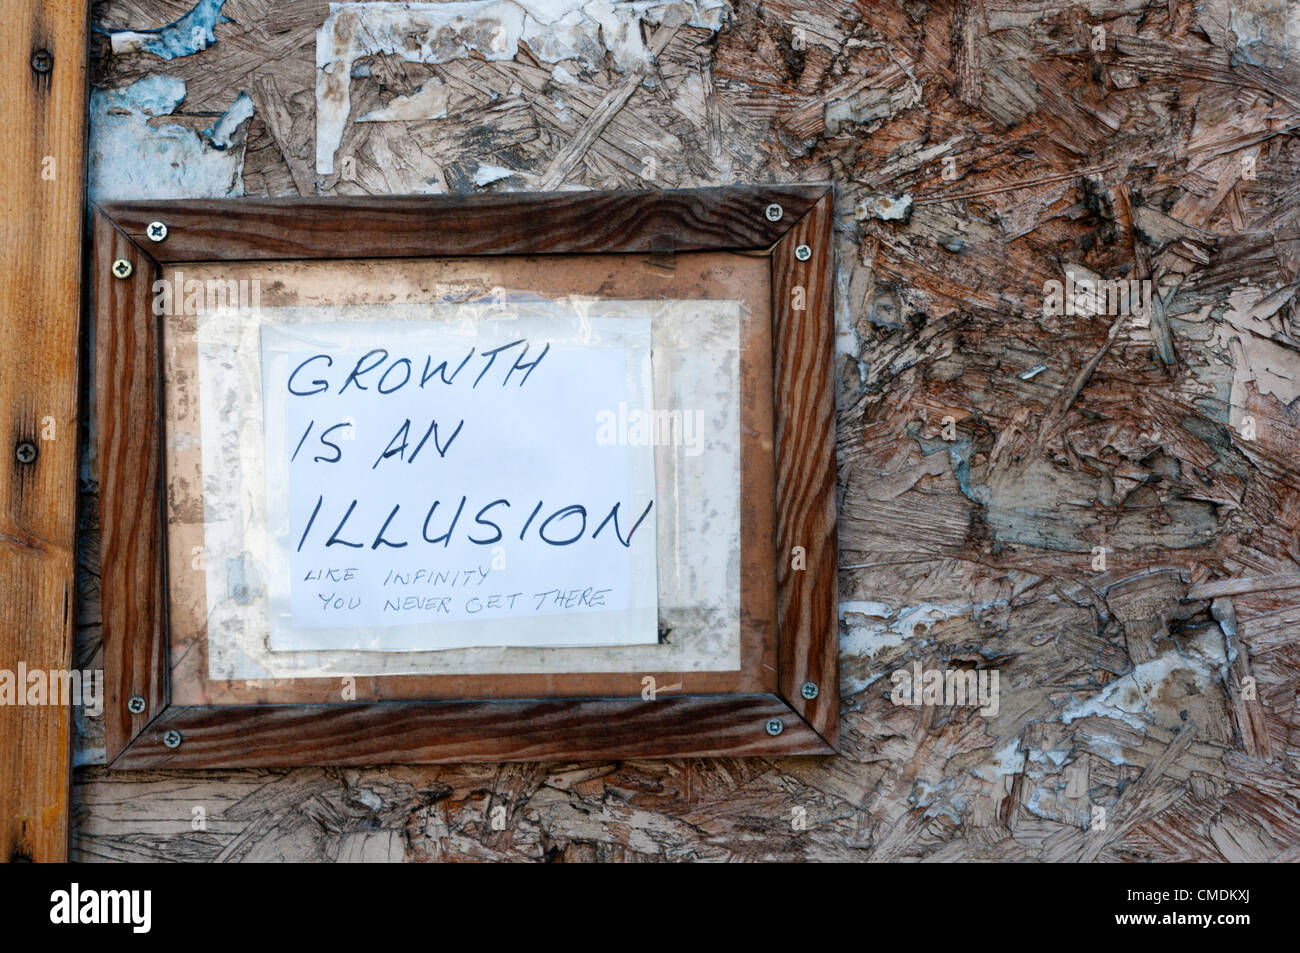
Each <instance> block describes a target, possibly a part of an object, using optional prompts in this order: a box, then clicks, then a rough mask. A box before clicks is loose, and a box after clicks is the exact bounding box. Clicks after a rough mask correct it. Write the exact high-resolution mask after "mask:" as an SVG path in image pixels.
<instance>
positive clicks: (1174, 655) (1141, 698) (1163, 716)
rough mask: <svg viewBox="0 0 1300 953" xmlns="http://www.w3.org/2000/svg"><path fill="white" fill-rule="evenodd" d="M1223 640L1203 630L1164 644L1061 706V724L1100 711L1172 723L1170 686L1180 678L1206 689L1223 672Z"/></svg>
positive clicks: (1140, 722) (1134, 724)
mask: <svg viewBox="0 0 1300 953" xmlns="http://www.w3.org/2000/svg"><path fill="white" fill-rule="evenodd" d="M1230 664H1231V663H1230V662H1229V661H1228V658H1227V650H1226V646H1225V645H1224V644H1223V642H1222V641H1221V640H1215V639H1211V638H1208V637H1205V636H1201V637H1198V638H1196V639H1193V640H1192V641H1190V642H1189V643H1188V644H1187V646H1186V647H1185V648H1175V649H1169V650H1166V651H1165V652H1162V653H1161V654H1160V655H1158V656H1156V657H1155V658H1153V659H1151V660H1150V661H1148V662H1143V663H1142V664H1140V665H1137V666H1134V668H1133V671H1131V672H1130V673H1129V674H1127V675H1125V676H1124V677H1122V678H1118V679H1116V680H1115V681H1113V682H1110V683H1109V684H1108V685H1106V686H1105V687H1104V688H1103V689H1101V691H1099V692H1097V693H1096V694H1094V695H1092V696H1091V697H1090V698H1086V699H1082V700H1080V701H1077V702H1075V703H1073V704H1071V705H1069V706H1067V707H1066V708H1065V710H1064V711H1062V712H1061V715H1060V721H1061V724H1064V725H1068V724H1070V723H1071V722H1073V721H1075V720H1076V719H1079V718H1088V717H1101V718H1113V719H1115V720H1116V721H1121V722H1123V723H1124V724H1126V725H1128V726H1129V727H1131V728H1135V729H1137V730H1138V731H1146V730H1147V728H1148V727H1149V726H1150V725H1152V724H1158V725H1164V726H1165V727H1167V728H1175V727H1177V724H1176V722H1177V719H1178V714H1177V712H1176V711H1172V710H1171V709H1175V708H1177V707H1178V706H1177V705H1176V704H1171V703H1170V698H1169V697H1168V696H1169V695H1170V693H1171V692H1174V691H1180V690H1181V689H1180V688H1179V687H1178V684H1177V683H1178V682H1179V680H1185V681H1186V683H1187V685H1188V686H1190V688H1191V689H1192V690H1193V691H1196V692H1200V693H1207V692H1209V691H1211V689H1212V688H1213V687H1214V686H1215V685H1216V684H1221V683H1222V682H1223V679H1224V678H1225V677H1226V676H1227V671H1228V666H1229V665H1230Z"/></svg>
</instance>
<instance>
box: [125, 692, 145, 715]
mask: <svg viewBox="0 0 1300 953" xmlns="http://www.w3.org/2000/svg"><path fill="white" fill-rule="evenodd" d="M126 710H127V711H129V712H130V713H131V714H133V715H138V714H140V713H141V712H143V711H144V696H143V695H132V696H131V697H130V698H129V699H128V700H127V703H126Z"/></svg>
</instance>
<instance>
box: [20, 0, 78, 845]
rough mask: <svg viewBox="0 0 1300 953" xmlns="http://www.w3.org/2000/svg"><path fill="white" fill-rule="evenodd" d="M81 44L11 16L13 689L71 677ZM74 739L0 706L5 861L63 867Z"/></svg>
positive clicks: (48, 710)
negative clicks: (22, 679)
mask: <svg viewBox="0 0 1300 953" xmlns="http://www.w3.org/2000/svg"><path fill="white" fill-rule="evenodd" d="M86 37H87V10H86V4H85V3H84V2H79V0H5V10H4V41H3V42H2V43H0V84H3V89H4V94H3V96H0V144H2V145H0V181H3V182H4V183H5V184H6V186H7V188H8V190H9V191H8V194H7V196H6V201H5V202H4V212H3V214H4V219H5V244H4V251H3V256H4V258H3V266H0V412H3V414H4V418H5V419H4V428H3V439H0V669H8V670H9V671H11V672H15V673H16V672H17V670H18V667H19V665H20V664H21V665H24V666H25V667H26V669H27V670H28V671H31V670H44V671H49V670H66V669H68V668H70V667H71V664H72V621H73V597H74V593H75V585H74V572H75V546H74V541H75V528H76V519H75V516H76V501H77V470H76V468H77V442H78V430H77V421H78V415H77V398H78V384H77V382H78V367H79V365H78V333H79V315H80V272H81V225H82V211H83V200H82V196H83V189H84V184H85V183H84V163H85V124H86ZM20 446H21V447H22V450H21V452H20V450H19V447H20ZM33 449H34V451H35V452H34V455H33V453H32V451H33ZM20 457H21V458H22V459H20ZM16 688H17V690H18V691H22V690H23V688H24V686H16ZM71 731H72V719H71V711H70V710H69V709H68V708H67V707H64V706H60V705H57V704H47V705H41V706H27V705H3V706H0V860H23V859H30V860H37V861H58V860H64V859H66V857H67V840H68V791H69V780H70V741H71Z"/></svg>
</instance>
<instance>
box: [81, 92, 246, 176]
mask: <svg viewBox="0 0 1300 953" xmlns="http://www.w3.org/2000/svg"><path fill="white" fill-rule="evenodd" d="M184 99H185V83H184V82H183V81H182V80H179V79H176V78H175V77H172V76H158V75H151V76H146V77H144V78H143V79H139V80H137V81H136V82H134V83H132V84H131V85H130V86H127V87H125V88H123V89H94V90H92V91H91V94H90V155H89V163H88V164H89V180H90V181H89V191H90V197H91V198H92V199H96V200H110V199H139V198H151V199H167V198H224V197H231V196H240V195H243V194H244V144H245V135H246V132H247V127H246V126H245V125H243V124H244V123H246V122H247V120H248V117H249V116H251V115H252V101H251V100H250V99H249V98H248V97H247V96H246V95H244V94H240V96H239V98H237V99H236V100H235V103H234V105H232V106H231V108H230V111H229V112H227V114H226V115H225V116H223V117H221V119H219V120H217V122H215V123H213V125H212V126H211V127H210V129H209V130H208V134H210V136H211V138H208V136H207V135H201V134H199V133H197V132H195V131H193V130H192V129H189V128H187V127H185V126H182V125H179V124H177V123H162V124H160V125H156V126H155V125H150V124H149V121H150V120H151V119H153V118H155V117H157V116H166V115H169V114H171V113H172V112H174V111H175V109H176V107H177V106H179V105H180V104H181V102H182V100H184Z"/></svg>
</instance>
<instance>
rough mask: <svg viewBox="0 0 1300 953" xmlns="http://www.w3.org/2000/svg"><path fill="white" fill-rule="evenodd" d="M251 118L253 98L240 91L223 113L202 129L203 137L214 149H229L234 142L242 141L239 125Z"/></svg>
mask: <svg viewBox="0 0 1300 953" xmlns="http://www.w3.org/2000/svg"><path fill="white" fill-rule="evenodd" d="M252 118H253V100H252V98H251V97H250V96H249V95H248V93H243V92H241V93H240V94H239V97H238V98H237V99H236V100H235V103H234V105H233V106H231V107H230V108H229V109H227V110H226V112H225V115H223V116H222V117H221V118H220V119H218V120H217V121H216V122H214V123H213V124H212V125H210V126H208V128H207V129H204V130H203V137H204V138H205V139H207V140H208V142H209V143H210V144H211V145H212V147H213V148H214V149H229V148H230V147H231V146H232V145H234V144H235V143H236V142H242V139H240V137H239V127H240V126H242V125H243V124H244V123H245V122H246V121H247V120H249V119H252Z"/></svg>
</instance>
